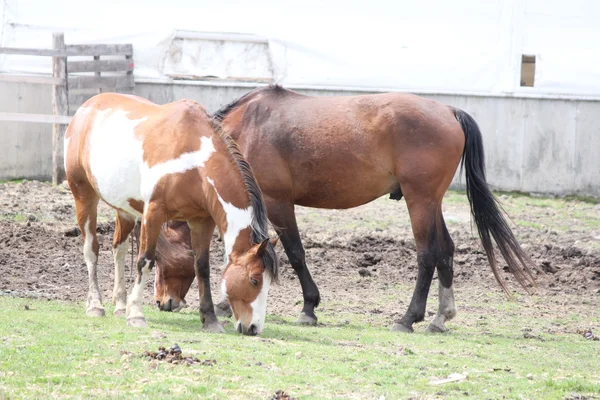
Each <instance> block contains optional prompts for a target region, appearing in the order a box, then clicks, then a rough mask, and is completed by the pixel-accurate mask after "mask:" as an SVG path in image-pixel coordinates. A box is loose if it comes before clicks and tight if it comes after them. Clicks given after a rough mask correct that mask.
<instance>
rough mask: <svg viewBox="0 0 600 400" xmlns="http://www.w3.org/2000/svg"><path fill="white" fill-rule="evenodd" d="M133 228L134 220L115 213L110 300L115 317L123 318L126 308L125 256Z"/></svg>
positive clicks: (120, 213) (125, 215)
mask: <svg viewBox="0 0 600 400" xmlns="http://www.w3.org/2000/svg"><path fill="white" fill-rule="evenodd" d="M134 226H135V219H133V218H132V217H131V216H129V215H127V214H124V213H122V212H117V218H116V224H115V233H114V235H113V256H114V260H115V286H114V289H113V295H112V300H113V303H114V304H115V312H114V314H115V315H118V316H125V311H126V308H127V290H126V288H125V256H126V255H127V248H128V247H129V246H128V244H129V241H128V240H127V239H128V238H129V234H130V233H131V231H132V230H133V228H134Z"/></svg>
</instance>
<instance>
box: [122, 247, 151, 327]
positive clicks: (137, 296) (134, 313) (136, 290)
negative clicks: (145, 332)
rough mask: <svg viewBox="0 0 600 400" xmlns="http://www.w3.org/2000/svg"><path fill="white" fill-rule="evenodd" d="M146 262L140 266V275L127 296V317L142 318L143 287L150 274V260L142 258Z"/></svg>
mask: <svg viewBox="0 0 600 400" xmlns="http://www.w3.org/2000/svg"><path fill="white" fill-rule="evenodd" d="M144 261H145V262H146V264H145V265H144V266H143V267H142V277H141V279H140V281H139V282H138V281H137V279H136V281H135V285H134V286H133V290H132V291H131V295H130V296H129V302H128V304H127V308H128V310H127V311H128V315H127V318H128V319H131V318H144V311H143V310H142V300H143V295H144V287H145V286H146V279H147V278H148V275H149V274H150V260H148V259H144Z"/></svg>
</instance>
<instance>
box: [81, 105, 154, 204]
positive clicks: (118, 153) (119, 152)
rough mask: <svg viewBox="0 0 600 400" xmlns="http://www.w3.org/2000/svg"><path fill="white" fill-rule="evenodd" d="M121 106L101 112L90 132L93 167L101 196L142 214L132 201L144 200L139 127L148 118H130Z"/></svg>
mask: <svg viewBox="0 0 600 400" xmlns="http://www.w3.org/2000/svg"><path fill="white" fill-rule="evenodd" d="M128 114H129V112H128V111H124V110H119V109H115V110H113V109H110V108H109V109H106V110H102V111H98V112H97V114H96V115H95V117H94V123H93V127H92V131H91V135H90V170H91V172H92V175H93V176H94V179H95V180H96V185H97V187H98V191H99V193H100V195H101V196H102V198H103V199H104V200H105V201H106V202H107V203H108V204H110V205H112V206H113V207H117V208H119V209H121V210H123V211H125V212H127V213H129V214H131V215H134V216H140V215H141V214H140V213H139V212H138V211H136V210H135V209H134V208H133V207H131V205H130V204H129V200H130V199H133V200H139V201H142V196H141V193H140V188H141V182H142V176H141V171H140V167H141V165H142V160H143V147H142V141H141V140H140V139H138V138H137V137H136V135H135V129H136V127H137V126H138V125H139V124H141V123H142V122H144V121H145V120H146V119H147V117H144V118H140V119H129V118H128V117H127V116H128Z"/></svg>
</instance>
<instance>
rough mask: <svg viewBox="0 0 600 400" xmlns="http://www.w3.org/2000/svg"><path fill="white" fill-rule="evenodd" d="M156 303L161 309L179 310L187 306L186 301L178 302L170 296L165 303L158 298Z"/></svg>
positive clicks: (168, 310)
mask: <svg viewBox="0 0 600 400" xmlns="http://www.w3.org/2000/svg"><path fill="white" fill-rule="evenodd" d="M156 305H157V306H158V309H159V310H160V311H167V312H178V311H180V310H181V309H182V308H183V307H184V306H185V302H183V301H182V302H177V301H173V299H172V298H169V300H168V301H165V302H164V303H162V302H160V300H157V301H156Z"/></svg>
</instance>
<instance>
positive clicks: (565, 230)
mask: <svg viewBox="0 0 600 400" xmlns="http://www.w3.org/2000/svg"><path fill="white" fill-rule="evenodd" d="M447 199H448V201H446V202H445V206H444V210H445V211H444V212H445V218H446V221H447V224H448V226H449V230H450V234H451V236H452V238H453V240H454V242H455V245H456V254H455V287H456V288H457V291H458V292H459V293H460V292H464V291H466V290H467V288H468V290H469V291H475V292H476V293H479V294H482V293H487V292H490V291H493V292H500V288H499V285H498V284H497V283H496V282H495V280H494V278H493V275H492V273H491V270H490V268H489V265H488V263H487V259H486V258H485V255H484V253H483V251H482V247H481V245H480V242H479V239H478V238H477V237H476V231H475V228H474V227H471V223H470V214H469V209H468V203H467V200H466V196H464V195H463V194H456V193H450V194H449V195H447ZM501 200H502V203H503V205H504V206H505V209H507V211H508V212H509V213H510V216H511V219H512V221H513V222H514V223H513V224H512V226H513V227H514V232H515V234H516V235H517V237H518V238H519V240H520V242H521V244H522V245H523V246H524V248H525V249H526V251H527V252H528V253H529V254H530V255H531V256H532V258H533V260H534V261H535V262H536V263H537V264H538V266H539V267H540V269H541V270H542V271H545V272H544V273H538V278H537V279H538V282H539V285H540V293H541V295H543V296H555V295H557V294H561V295H562V294H565V293H566V294H573V295H578V296H581V297H582V298H597V296H599V295H600V246H599V245H598V243H600V224H599V223H598V222H599V221H600V220H599V218H600V205H597V204H596V205H595V204H590V203H583V202H577V201H570V202H565V201H562V203H561V207H562V209H561V210H557V209H555V208H553V207H552V206H551V205H550V206H543V205H542V206H540V205H539V204H537V203H536V202H535V201H532V204H529V205H528V204H527V200H524V198H518V197H512V196H501ZM524 203H525V206H523V204H524ZM550 204H551V203H550ZM99 214H100V218H99V222H100V223H99V227H98V231H99V241H100V257H99V270H98V271H99V272H98V275H99V282H100V287H101V290H102V292H103V301H104V302H105V303H107V302H109V301H110V298H111V293H112V287H113V278H114V270H113V264H112V250H111V241H112V230H113V228H114V222H113V212H112V210H111V209H110V208H108V207H107V206H106V205H104V204H101V206H100V208H99ZM297 216H298V222H299V226H300V231H301V234H302V238H303V241H304V246H305V249H306V254H307V264H308V266H309V269H310V271H311V273H312V275H313V277H314V279H315V281H316V283H317V285H318V286H319V289H320V291H321V296H322V304H321V306H320V307H319V308H318V309H317V315H321V314H324V315H327V314H328V313H332V312H336V311H338V310H340V308H341V307H343V308H344V311H347V312H357V313H373V314H383V315H386V316H388V315H389V317H390V321H391V318H395V317H397V316H399V315H400V314H401V313H403V312H404V311H405V308H406V306H407V305H408V302H409V300H410V296H411V294H412V286H413V285H414V282H415V280H416V275H417V271H416V253H415V246H414V241H413V238H412V232H411V230H410V221H409V218H408V213H407V211H406V206H405V203H404V201H403V200H402V201H400V202H397V201H393V200H389V199H387V198H381V199H378V200H376V201H374V202H372V203H370V204H367V205H365V206H362V207H358V208H355V209H351V210H345V211H342V210H316V209H308V208H302V207H298V208H297ZM515 223H516V225H515ZM277 252H278V254H279V256H280V260H281V263H282V279H281V282H280V284H279V285H275V286H273V288H272V289H271V292H270V296H269V298H270V300H269V313H272V314H278V315H285V316H296V315H297V314H298V313H299V312H300V310H301V299H302V295H301V290H300V285H299V282H298V280H297V279H296V277H295V274H294V272H293V270H292V268H291V267H290V265H289V263H288V262H287V258H286V257H285V253H284V252H283V247H281V246H280V245H279V246H278V247H277ZM222 254H223V246H222V243H221V242H220V241H219V240H218V239H217V238H216V237H215V238H214V240H213V248H212V252H211V264H212V273H213V279H212V284H213V296H215V295H216V293H217V290H216V286H217V284H218V279H219V277H220V270H219V267H220V266H221V264H222V263H221V260H222ZM129 260H130V256H128V263H129V262H130V261H129ZM0 271H1V274H0V294H12V295H17V296H33V297H43V298H49V299H61V300H69V301H84V300H85V298H86V295H87V289H88V279H87V270H86V267H85V264H84V262H83V255H82V243H81V236H78V230H77V228H76V224H75V216H74V204H73V199H72V196H71V194H70V192H69V191H68V189H65V188H64V187H62V186H58V187H52V186H51V185H50V184H48V183H41V182H36V181H25V182H22V183H4V184H0ZM359 271H361V273H359ZM126 275H127V277H128V279H127V285H128V290H129V289H130V288H131V283H132V281H133V276H134V274H133V273H131V274H130V271H127V272H126ZM504 278H505V279H506V280H507V282H508V283H509V286H510V287H511V288H512V289H513V290H515V291H518V292H522V290H521V289H519V288H518V287H517V286H516V285H515V280H514V279H513V278H512V277H511V276H510V275H508V274H506V275H505V276H504ZM152 285H153V279H152V280H151V281H150V282H149V283H148V288H147V290H146V292H145V299H146V302H147V304H151V305H153V304H154V300H153V297H152V294H153V290H152ZM432 293H435V290H433V289H432ZM375 294H377V295H375ZM187 300H188V304H189V305H190V307H191V308H192V309H194V308H195V309H197V306H198V292H197V286H196V284H195V283H194V285H193V286H192V289H191V290H190V293H189V294H188V296H187ZM457 301H459V297H458V296H457ZM428 307H429V308H430V309H432V310H435V307H436V304H435V302H434V301H430V302H429V304H428ZM82 313H83V310H82Z"/></svg>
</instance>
